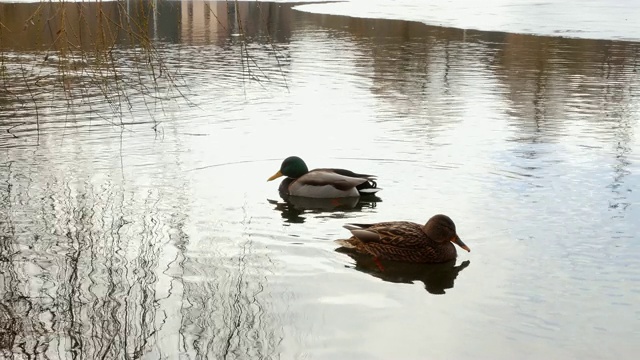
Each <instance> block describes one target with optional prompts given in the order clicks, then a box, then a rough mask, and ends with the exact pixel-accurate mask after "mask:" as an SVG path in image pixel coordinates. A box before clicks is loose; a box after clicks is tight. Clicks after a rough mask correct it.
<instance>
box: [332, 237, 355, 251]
mask: <svg viewBox="0 0 640 360" xmlns="http://www.w3.org/2000/svg"><path fill="white" fill-rule="evenodd" d="M335 243H336V244H338V245H340V246H342V247H345V248H347V249H355V248H356V247H355V245H353V244H352V243H350V242H349V240H345V239H338V240H335Z"/></svg>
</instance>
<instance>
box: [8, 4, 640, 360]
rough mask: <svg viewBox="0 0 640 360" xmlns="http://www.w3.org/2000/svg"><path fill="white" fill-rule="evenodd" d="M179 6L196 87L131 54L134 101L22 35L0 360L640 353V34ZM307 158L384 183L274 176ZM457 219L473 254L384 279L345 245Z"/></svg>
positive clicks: (173, 20)
mask: <svg viewBox="0 0 640 360" xmlns="http://www.w3.org/2000/svg"><path fill="white" fill-rule="evenodd" d="M65 6H68V8H67V10H68V11H69V12H70V13H72V11H74V10H73V9H77V7H76V5H75V4H68V5H65ZM87 6H88V8H87V9H90V10H87V11H97V6H98V5H97V4H94V5H89V4H88V5H87ZM157 6H158V7H157V10H158V11H157V12H151V13H152V14H155V15H154V16H157V17H155V18H154V19H155V21H156V23H155V24H156V25H157V26H154V27H150V28H149V31H150V34H151V35H152V36H153V38H154V39H156V40H155V41H156V42H155V44H156V49H157V51H158V53H159V54H160V56H161V57H162V59H163V61H164V66H166V69H171V70H172V71H174V72H173V73H172V74H173V75H174V78H173V79H172V80H171V81H169V80H167V79H166V78H162V77H158V78H156V79H155V80H154V73H153V72H152V71H151V70H149V69H148V68H146V67H144V66H141V67H140V66H137V65H139V64H138V63H136V59H137V58H136V56H133V55H127V54H130V53H129V52H128V47H127V46H126V42H123V43H122V44H120V45H118V46H117V47H115V48H114V51H115V52H117V53H119V54H122V57H121V58H119V59H122V60H121V61H120V62H119V63H118V65H117V66H119V67H120V68H121V70H122V71H124V74H126V76H132V78H134V79H135V81H133V80H132V83H133V85H132V87H131V88H127V89H128V90H127V92H126V93H123V92H122V89H124V88H123V87H117V86H115V85H113V84H111V85H110V84H107V85H105V84H98V83H96V82H94V81H93V80H94V79H95V77H94V76H93V75H92V73H90V72H89V71H88V70H87V71H78V72H75V73H74V72H73V70H69V71H71V72H70V73H69V74H70V75H71V74H73V76H71V77H70V78H69V83H68V84H66V86H67V87H66V88H65V85H64V84H63V85H61V84H60V83H59V82H56V81H55V79H54V78H52V76H54V75H55V74H56V72H55V69H56V68H55V66H54V65H52V64H51V63H43V61H42V59H43V58H44V56H43V54H44V52H43V49H42V48H41V47H40V45H33V46H32V47H30V46H29V45H28V44H29V43H30V42H29V41H27V40H29V39H30V40H33V39H36V38H38V36H39V35H38V34H40V32H39V31H40V30H39V29H38V28H37V26H39V24H40V23H38V22H34V24H35V25H33V27H28V29H27V30H25V31H24V32H20V33H19V34H20V36H21V39H25V41H22V42H20V43H16V42H12V43H3V44H1V45H0V47H1V49H2V52H1V54H0V55H1V56H2V59H3V64H2V66H3V67H4V68H3V69H5V70H3V71H4V72H3V73H2V74H3V75H2V76H3V79H4V81H3V83H2V84H0V86H1V87H2V89H3V92H2V93H1V94H0V101H2V107H0V148H1V149H2V152H1V153H0V154H1V155H0V204H1V205H2V211H0V229H1V232H0V357H2V358H4V357H6V358H11V357H13V358H87V359H97V358H102V359H122V358H150V359H165V358H166V359H174V358H185V359H203V358H210V359H220V358H227V359H236V358H256V359H275V358H282V359H298V358H305V359H337V358H371V359H390V358H393V359H422V358H452V359H476V358H479V357H480V358H490V359H512V358H514V357H517V358H519V359H520V358H522V359H540V358H543V357H544V358H547V357H552V358H559V359H564V358H583V359H602V358H623V359H628V358H633V354H635V353H637V352H638V351H640V347H639V345H638V341H636V340H637V339H638V338H639V337H640V332H639V331H640V330H639V329H640V310H638V307H637V305H636V304H638V303H640V291H638V289H639V288H640V287H639V285H640V266H639V265H638V261H637V259H638V257H639V256H640V243H639V242H638V234H639V233H640V225H638V222H637V219H638V218H640V212H639V210H638V204H639V200H640V199H639V197H638V196H639V195H638V192H637V187H638V184H640V176H639V174H640V167H639V164H640V156H639V155H638V153H639V152H638V151H639V150H640V142H639V140H638V136H637V134H638V131H639V130H640V125H638V119H640V106H639V105H640V102H639V99H640V90H639V89H640V86H639V85H640V78H639V75H638V70H639V69H638V67H639V65H638V64H639V62H638V54H640V44H639V43H636V42H631V41H626V42H618V41H598V40H585V39H564V38H552V37H537V36H529V35H515V34H508V33H484V32H478V31H471V30H466V31H464V30H456V29H453V28H439V27H431V26H427V25H423V24H420V23H416V22H406V21H392V20H383V19H377V20H376V19H361V18H351V17H342V16H333V15H318V14H313V13H309V12H302V11H296V10H292V9H291V6H290V5H286V4H278V3H256V2H240V3H237V4H234V3H232V2H230V3H228V4H227V3H223V2H220V3H216V2H186V1H185V2H165V1H160V2H158V5H157ZM336 6H337V5H336ZM34 7H35V4H19V5H9V4H0V14H3V19H5V15H4V14H7V16H8V15H15V17H12V18H11V19H13V20H12V21H11V22H9V21H7V22H6V23H5V26H8V27H9V26H14V25H13V24H22V25H20V29H21V28H22V26H23V24H24V22H20V21H18V20H20V19H21V18H20V16H22V17H24V16H25V15H24V14H26V13H29V11H31V10H32V9H33V8H34ZM20 9H22V11H24V12H20V11H19V10H20ZM122 11H124V10H122ZM214 14H215V16H213V15H214ZM22 20H25V19H22ZM240 24H247V25H246V28H244V29H243V30H242V31H241V30H240V27H239V25H240ZM15 26H18V25H15ZM16 31H17V30H16ZM16 34H18V33H17V32H16ZM16 36H17V35H16ZM32 42H33V41H32ZM34 44H35V42H34ZM85 61H87V63H88V65H87V66H89V67H91V66H93V65H91V64H92V59H91V58H86V59H85ZM54 64H55V63H54ZM56 66H57V65H56ZM69 69H71V68H69ZM91 69H96V68H95V67H91ZM23 71H24V72H23ZM156 75H157V74H156ZM25 77H26V79H28V80H29V81H34V82H38V84H39V86H38V87H32V88H30V89H29V88H26V84H27V83H25V82H24V81H21V79H23V78H25ZM112 85H113V86H112ZM65 89H67V90H68V91H63V90H65ZM150 94H151V95H153V96H152V97H149V96H148V95H150ZM124 95H128V96H129V97H128V99H129V100H128V102H126V103H121V102H119V101H116V99H118V97H122V96H124ZM293 154H296V155H298V156H301V157H302V158H304V159H305V160H306V161H307V163H308V165H309V166H310V167H312V168H314V167H325V166H337V167H344V168H349V169H352V170H354V171H360V172H367V173H373V174H376V175H378V177H379V185H380V187H382V188H383V189H384V190H383V191H381V192H379V193H378V195H379V198H377V199H374V200H363V201H354V202H344V203H333V202H330V203H317V202H304V201H302V202H296V201H289V202H287V201H285V200H283V199H281V198H280V196H279V194H278V189H277V186H278V185H277V183H273V182H269V183H267V182H266V179H267V178H268V177H269V176H270V175H271V174H273V173H274V172H275V171H276V170H277V169H278V167H279V166H280V162H281V161H282V159H283V158H285V157H286V156H289V155H293ZM435 213H446V214H449V215H450V216H451V217H452V218H453V219H454V220H455V221H456V224H457V227H458V232H459V234H460V236H461V238H462V239H463V240H464V241H465V243H467V244H468V245H469V246H470V247H471V249H472V252H471V253H466V252H465V253H459V257H458V259H457V260H456V261H455V262H452V263H447V264H440V265H434V266H419V267H415V266H406V265H402V264H388V265H387V269H388V271H386V272H380V270H379V268H377V266H375V264H373V263H372V261H371V259H370V258H367V257H358V256H349V255H348V254H343V253H340V252H336V251H335V249H336V245H335V244H334V243H333V240H334V239H338V238H341V237H344V236H346V235H347V231H346V230H345V229H343V228H342V225H343V224H344V223H345V222H371V221H383V220H396V219H397V220H411V221H416V222H424V221H426V220H427V219H428V218H429V217H430V216H431V215H433V214H435Z"/></svg>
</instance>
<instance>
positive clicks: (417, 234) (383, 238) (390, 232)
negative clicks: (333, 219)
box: [336, 214, 471, 263]
mask: <svg viewBox="0 0 640 360" xmlns="http://www.w3.org/2000/svg"><path fill="white" fill-rule="evenodd" d="M345 228H347V229H348V230H350V231H351V234H352V235H353V236H352V237H351V238H349V239H346V240H336V242H337V243H339V244H340V245H342V246H343V247H345V248H351V249H354V250H355V251H357V252H360V253H365V254H370V255H373V256H374V259H379V260H395V261H405V262H415V263H442V262H446V261H449V260H453V259H455V258H456V256H457V254H456V248H455V246H453V244H456V245H458V246H460V247H461V248H463V249H465V250H467V251H471V250H470V249H469V247H467V245H465V244H464V243H463V242H462V240H460V237H459V236H458V234H456V225H455V224H454V223H453V220H451V218H449V217H448V216H446V215H441V214H438V215H435V216H433V217H432V218H431V219H429V221H427V223H426V224H425V225H424V226H423V225H420V224H416V223H413V222H408V221H391V222H381V223H376V224H347V225H345ZM452 243H453V244H452Z"/></svg>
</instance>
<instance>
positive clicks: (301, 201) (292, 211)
mask: <svg viewBox="0 0 640 360" xmlns="http://www.w3.org/2000/svg"><path fill="white" fill-rule="evenodd" d="M283 200H284V201H278V200H268V201H269V203H270V204H273V205H275V206H274V208H273V209H274V210H277V211H279V212H280V213H281V216H282V218H283V219H284V220H285V222H286V223H297V224H301V223H304V222H305V218H306V216H304V215H305V214H313V215H316V216H317V215H319V214H329V216H331V217H335V218H343V217H344V216H345V213H349V212H358V211H364V210H372V209H375V208H376V207H377V206H378V203H379V202H381V201H382V199H380V198H379V197H377V196H375V195H370V196H362V197H359V198H336V199H316V198H307V197H300V196H285V197H283ZM332 213H333V214H332Z"/></svg>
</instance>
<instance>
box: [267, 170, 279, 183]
mask: <svg viewBox="0 0 640 360" xmlns="http://www.w3.org/2000/svg"><path fill="white" fill-rule="evenodd" d="M280 176H282V173H281V172H280V171H278V172H277V173H275V174H273V176H271V177H270V178H268V179H267V181H271V180H274V179H277V178H279V177H280Z"/></svg>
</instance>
